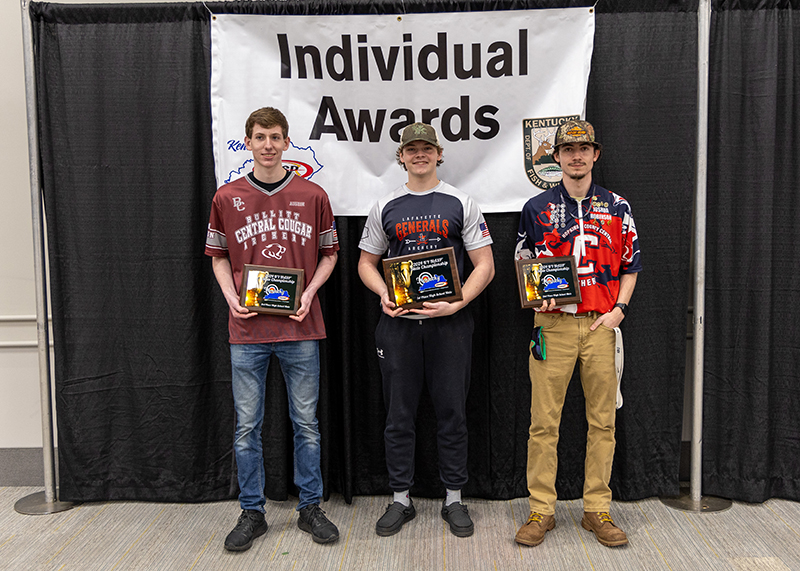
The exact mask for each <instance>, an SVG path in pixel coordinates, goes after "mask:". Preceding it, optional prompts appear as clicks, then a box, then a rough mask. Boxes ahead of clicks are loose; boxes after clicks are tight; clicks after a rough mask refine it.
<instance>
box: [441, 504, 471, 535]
mask: <svg viewBox="0 0 800 571" xmlns="http://www.w3.org/2000/svg"><path fill="white" fill-rule="evenodd" d="M442 518H444V521H446V522H447V523H449V524H450V531H452V532H453V535H455V536H456V537H469V536H470V535H472V532H473V531H475V526H474V525H472V519H470V517H469V510H468V509H467V506H465V505H464V504H462V503H461V502H455V503H453V504H450V505H449V506H446V505H444V504H442Z"/></svg>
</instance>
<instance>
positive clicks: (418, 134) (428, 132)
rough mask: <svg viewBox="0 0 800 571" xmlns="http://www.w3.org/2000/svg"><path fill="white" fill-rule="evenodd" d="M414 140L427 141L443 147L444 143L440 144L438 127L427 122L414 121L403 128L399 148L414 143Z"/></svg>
mask: <svg viewBox="0 0 800 571" xmlns="http://www.w3.org/2000/svg"><path fill="white" fill-rule="evenodd" d="M414 141H425V142H426V143H430V144H431V145H436V147H438V148H441V147H442V145H440V144H439V136H438V135H437V134H436V129H434V128H433V127H431V126H430V125H428V124H427V123H412V124H411V125H409V126H408V127H406V128H405V129H403V134H402V135H401V136H400V147H399V148H400V149H402V148H403V147H405V146H406V145H407V144H409V143H413V142H414Z"/></svg>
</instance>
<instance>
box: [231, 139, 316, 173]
mask: <svg viewBox="0 0 800 571" xmlns="http://www.w3.org/2000/svg"><path fill="white" fill-rule="evenodd" d="M227 145H228V146H227V148H226V150H227V151H231V152H234V153H239V152H244V153H247V158H244V157H243V158H242V159H241V161H242V162H238V161H239V160H240V159H239V158H236V159H234V160H235V161H237V163H236V164H237V167H236V168H235V169H234V170H232V171H230V172H228V176H227V177H226V178H225V180H223V181H222V182H224V183H226V184H227V183H229V182H231V181H232V180H234V179H237V178H239V177H241V176H244V175H246V174H247V173H249V172H250V171H251V170H253V155H252V154H251V153H250V151H248V150H247V147H246V146H245V144H244V143H243V142H242V141H239V140H236V139H231V140H229V141H228V143H227ZM281 162H282V163H283V168H285V169H286V170H287V171H291V172H293V173H294V174H296V175H297V176H299V177H303V178H306V179H308V180H311V178H312V177H313V176H314V175H315V174H317V173H318V172H319V171H321V170H322V167H323V164H322V163H320V162H319V160H317V153H316V151H315V150H314V149H313V148H312V147H311V145H309V146H307V147H298V146H297V145H295V144H294V141H292V140H291V139H290V146H289V148H288V149H287V150H286V152H284V153H283V158H282V161H281Z"/></svg>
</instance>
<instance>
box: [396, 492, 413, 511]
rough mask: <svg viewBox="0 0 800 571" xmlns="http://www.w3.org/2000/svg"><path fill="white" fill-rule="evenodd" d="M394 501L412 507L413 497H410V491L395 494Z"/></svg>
mask: <svg viewBox="0 0 800 571" xmlns="http://www.w3.org/2000/svg"><path fill="white" fill-rule="evenodd" d="M393 501H395V502H397V503H400V504H403V505H404V506H406V507H408V506H410V505H411V496H409V495H408V490H405V491H404V492H395V493H394V500H393Z"/></svg>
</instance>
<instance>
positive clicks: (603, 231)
mask: <svg viewBox="0 0 800 571" xmlns="http://www.w3.org/2000/svg"><path fill="white" fill-rule="evenodd" d="M559 256H574V257H575V260H576V262H577V265H578V267H577V269H578V279H579V281H580V288H581V299H582V301H581V303H580V304H578V306H577V310H576V311H577V312H578V313H584V312H587V311H598V312H601V313H606V312H608V311H611V310H612V309H613V308H614V304H615V303H616V302H617V295H618V294H619V279H620V276H621V275H623V274H633V273H637V272H640V271H641V270H642V264H641V260H640V255H639V238H638V235H637V233H636V224H635V223H634V221H633V215H632V214H631V207H630V204H628V201H627V200H625V199H624V198H622V197H621V196H619V195H618V194H614V193H613V192H611V191H610V190H606V189H605V188H603V187H601V186H597V185H596V184H593V185H592V188H591V189H590V190H589V193H588V194H587V195H586V198H584V199H583V200H582V201H580V202H578V201H576V200H575V199H574V198H572V197H570V196H569V194H568V193H567V190H566V189H565V188H564V186H563V185H562V184H559V185H558V186H555V187H553V188H551V189H549V190H546V191H544V192H542V193H541V194H538V195H536V196H534V197H533V198H531V199H530V200H529V201H528V202H527V203H526V204H525V206H524V207H523V208H522V215H521V217H520V221H519V232H518V233H517V248H516V252H515V255H514V257H515V259H516V260H520V259H530V258H545V257H559ZM574 308H575V306H574V305H573V306H565V307H564V308H562V309H563V310H564V311H570V309H574Z"/></svg>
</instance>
